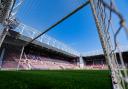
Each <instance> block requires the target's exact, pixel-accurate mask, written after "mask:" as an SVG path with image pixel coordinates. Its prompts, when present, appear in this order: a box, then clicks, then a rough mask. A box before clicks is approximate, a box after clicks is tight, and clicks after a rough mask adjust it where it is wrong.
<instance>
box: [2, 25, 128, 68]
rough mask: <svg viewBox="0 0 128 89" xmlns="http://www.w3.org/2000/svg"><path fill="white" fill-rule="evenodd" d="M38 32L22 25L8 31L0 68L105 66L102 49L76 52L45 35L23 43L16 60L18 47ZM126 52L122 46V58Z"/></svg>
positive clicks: (125, 55) (125, 57)
mask: <svg viewBox="0 0 128 89" xmlns="http://www.w3.org/2000/svg"><path fill="white" fill-rule="evenodd" d="M38 34H40V32H39V31H37V30H36V29H34V28H32V27H29V26H26V25H24V24H20V25H19V26H18V27H17V28H16V29H15V30H9V32H8V34H7V36H6V38H5V40H4V42H3V45H2V47H1V49H0V53H1V56H0V67H1V69H4V70H5V69H17V68H19V69H108V67H107V65H106V64H107V63H106V61H105V57H104V55H103V52H102V51H93V52H90V53H85V54H80V53H79V52H77V51H75V50H74V49H72V48H70V47H69V46H67V45H65V44H64V43H62V42H60V41H58V40H56V39H54V38H52V37H50V36H48V35H46V34H44V35H43V36H41V37H40V38H38V39H37V40H35V41H33V42H32V43H31V44H29V45H27V46H26V47H25V50H24V53H23V56H22V58H21V59H20V54H21V50H22V46H23V45H24V44H26V43H27V42H29V41H30V40H31V39H33V38H34V37H35V36H37V35H38ZM127 51H128V50H126V47H124V48H122V52H123V57H124V59H127ZM117 54H118V52H117ZM125 63H126V65H127V63H128V61H127V60H125ZM18 66H19V67H18Z"/></svg>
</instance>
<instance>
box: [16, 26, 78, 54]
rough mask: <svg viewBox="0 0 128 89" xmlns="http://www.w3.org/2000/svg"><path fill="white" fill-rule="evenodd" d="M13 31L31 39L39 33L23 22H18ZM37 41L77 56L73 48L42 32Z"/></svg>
mask: <svg viewBox="0 0 128 89" xmlns="http://www.w3.org/2000/svg"><path fill="white" fill-rule="evenodd" d="M14 31H16V32H19V33H20V34H22V35H24V36H27V37H30V38H31V39H33V38H34V37H35V36H37V35H39V34H40V33H41V32H40V31H38V30H36V29H34V28H32V27H29V26H27V25H25V24H20V25H19V26H18V27H17V28H16V29H15V30H14ZM37 41H39V42H41V43H45V44H47V45H50V46H52V47H55V48H57V49H60V50H63V51H65V52H68V53H70V54H73V55H76V56H79V55H80V54H79V52H77V51H75V50H74V49H72V48H70V47H69V46H67V45H65V44H64V43H62V42H60V41H58V40H56V39H54V38H52V37H50V36H48V35H46V34H44V35H42V36H41V37H39V38H38V39H37Z"/></svg>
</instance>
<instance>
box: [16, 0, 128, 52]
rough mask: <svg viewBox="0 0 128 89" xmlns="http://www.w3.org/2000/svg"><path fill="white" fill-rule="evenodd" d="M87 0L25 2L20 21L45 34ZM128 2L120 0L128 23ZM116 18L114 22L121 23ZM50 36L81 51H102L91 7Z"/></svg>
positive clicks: (73, 17)
mask: <svg viewBox="0 0 128 89" xmlns="http://www.w3.org/2000/svg"><path fill="white" fill-rule="evenodd" d="M84 1H86V0H25V2H24V3H23V5H22V7H21V9H20V10H19V12H18V14H17V18H18V19H19V20H20V21H21V22H22V23H24V24H26V25H28V26H31V27H33V28H36V29H38V30H40V31H43V30H45V29H46V28H48V27H49V26H51V25H52V24H54V23H55V22H56V21H58V20H59V19H61V18H62V17H63V16H65V15H67V14H68V13H70V12H71V11H72V10H74V9H75V8H77V7H78V6H79V5H81V4H82V3H83V2H84ZM127 3H128V1H127V0H118V2H117V5H118V6H119V7H118V8H119V11H121V13H122V14H123V16H124V17H125V19H126V20H128V14H127V12H128V4H127ZM115 19H116V17H115ZM115 19H114V23H116V22H117V21H115ZM116 24H118V23H116ZM116 26H118V25H116ZM47 34H48V35H50V36H52V37H54V38H55V39H57V40H59V41H62V42H63V43H65V44H67V45H69V46H70V47H72V48H74V49H76V50H77V51H79V52H88V51H93V50H97V49H101V44H100V41H99V37H98V33H97V29H96V26H95V22H94V19H93V16H92V12H91V8H90V6H89V5H88V6H86V7H84V8H83V9H81V10H80V11H78V12H77V13H76V14H74V15H73V16H71V17H70V18H68V19H67V20H65V21H64V22H62V23H61V24H59V25H58V26H56V27H55V28H53V29H51V31H49V32H48V33H47ZM119 39H120V40H121V41H122V44H123V45H126V39H125V36H124V34H123V32H122V34H121V35H120V36H119Z"/></svg>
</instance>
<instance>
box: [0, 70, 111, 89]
mask: <svg viewBox="0 0 128 89" xmlns="http://www.w3.org/2000/svg"><path fill="white" fill-rule="evenodd" d="M111 86H112V85H111V79H110V77H109V72H108V71H105V70H104V71H97V70H95V71H91V70H77V71H75V70H65V71H64V70H63V71H62V70H61V71H57V70H44V71H0V89H112V87H111Z"/></svg>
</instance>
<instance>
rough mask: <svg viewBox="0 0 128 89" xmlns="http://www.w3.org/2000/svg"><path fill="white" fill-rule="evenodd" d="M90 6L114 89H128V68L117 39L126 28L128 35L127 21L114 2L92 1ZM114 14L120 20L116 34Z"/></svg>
mask: <svg viewBox="0 0 128 89" xmlns="http://www.w3.org/2000/svg"><path fill="white" fill-rule="evenodd" d="M90 6H91V9H92V12H93V16H94V19H95V23H96V27H97V30H98V34H99V37H100V41H101V44H102V48H103V51H104V55H105V58H106V61H107V63H108V66H109V69H110V72H111V78H112V84H113V88H114V89H128V74H127V68H126V66H125V63H124V60H123V57H122V53H121V51H120V47H119V40H118V39H117V36H118V34H119V33H120V30H122V28H124V29H125V32H126V34H128V33H127V32H128V29H127V28H126V26H125V20H124V18H123V17H122V15H121V14H120V13H119V12H118V11H117V9H116V6H115V4H114V1H113V0H108V1H107V2H105V0H90ZM113 14H115V15H117V16H118V18H119V20H120V22H119V28H118V29H117V31H116V32H114V25H113V22H112V15H113ZM110 31H113V35H111V34H110ZM116 51H117V52H118V53H119V60H117V54H116ZM119 61H120V63H119Z"/></svg>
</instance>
